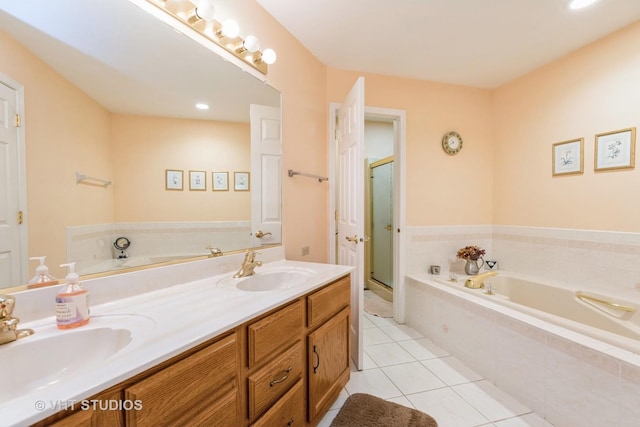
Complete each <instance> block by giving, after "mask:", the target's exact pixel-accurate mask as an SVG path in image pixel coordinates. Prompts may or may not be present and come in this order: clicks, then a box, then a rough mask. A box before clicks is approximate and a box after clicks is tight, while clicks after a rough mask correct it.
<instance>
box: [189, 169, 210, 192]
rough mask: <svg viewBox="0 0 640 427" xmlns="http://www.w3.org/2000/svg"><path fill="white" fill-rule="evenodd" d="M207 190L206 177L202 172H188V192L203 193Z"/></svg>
mask: <svg viewBox="0 0 640 427" xmlns="http://www.w3.org/2000/svg"><path fill="white" fill-rule="evenodd" d="M206 189H207V175H206V173H205V172H204V171H189V190H190V191H205V190H206Z"/></svg>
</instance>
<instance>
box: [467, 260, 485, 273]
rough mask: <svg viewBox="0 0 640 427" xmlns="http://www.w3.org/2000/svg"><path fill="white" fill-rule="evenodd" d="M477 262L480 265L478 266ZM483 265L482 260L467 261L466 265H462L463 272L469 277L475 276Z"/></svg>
mask: <svg viewBox="0 0 640 427" xmlns="http://www.w3.org/2000/svg"><path fill="white" fill-rule="evenodd" d="M478 261H481V263H480V265H478ZM483 265H484V259H483V258H482V257H481V258H478V259H468V260H467V263H466V264H465V265H464V272H465V273H467V274H468V275H469V276H475V275H476V274H478V273H479V272H480V267H482V266H483Z"/></svg>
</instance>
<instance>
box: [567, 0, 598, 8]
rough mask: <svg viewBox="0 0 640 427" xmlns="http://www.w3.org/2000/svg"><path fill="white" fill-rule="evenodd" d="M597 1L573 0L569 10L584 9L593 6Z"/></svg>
mask: <svg viewBox="0 0 640 427" xmlns="http://www.w3.org/2000/svg"><path fill="white" fill-rule="evenodd" d="M597 1H598V0H572V1H571V3H569V9H573V10H576V9H582V8H584V7H587V6H590V5H592V4H593V3H595V2H597Z"/></svg>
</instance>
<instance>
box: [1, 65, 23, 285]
mask: <svg viewBox="0 0 640 427" xmlns="http://www.w3.org/2000/svg"><path fill="white" fill-rule="evenodd" d="M0 83H2V84H3V85H5V86H7V87H9V88H10V89H12V90H14V91H15V93H16V113H17V114H18V115H20V126H18V129H17V139H18V140H17V151H18V152H17V155H18V183H17V184H18V211H22V225H20V226H18V239H19V242H20V243H19V244H20V248H19V250H18V254H19V256H20V277H21V278H22V280H21V282H20V283H15V284H14V285H16V286H17V285H21V284H24V283H27V282H28V281H29V260H28V257H29V250H28V230H29V228H28V224H29V212H28V211H27V161H26V158H27V152H26V143H25V126H26V117H25V112H24V111H25V108H24V85H23V84H22V83H20V82H18V81H16V80H14V79H12V78H11V77H9V76H8V75H6V74H3V73H0ZM16 214H17V213H16Z"/></svg>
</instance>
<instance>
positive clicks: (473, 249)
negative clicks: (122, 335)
mask: <svg viewBox="0 0 640 427" xmlns="http://www.w3.org/2000/svg"><path fill="white" fill-rule="evenodd" d="M484 254H485V251H484V249H482V248H481V247H480V246H475V245H473V246H465V247H464V248H461V249H458V253H457V254H456V256H457V257H458V258H461V259H466V260H471V261H476V260H477V259H478V258H482V255H484Z"/></svg>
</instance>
